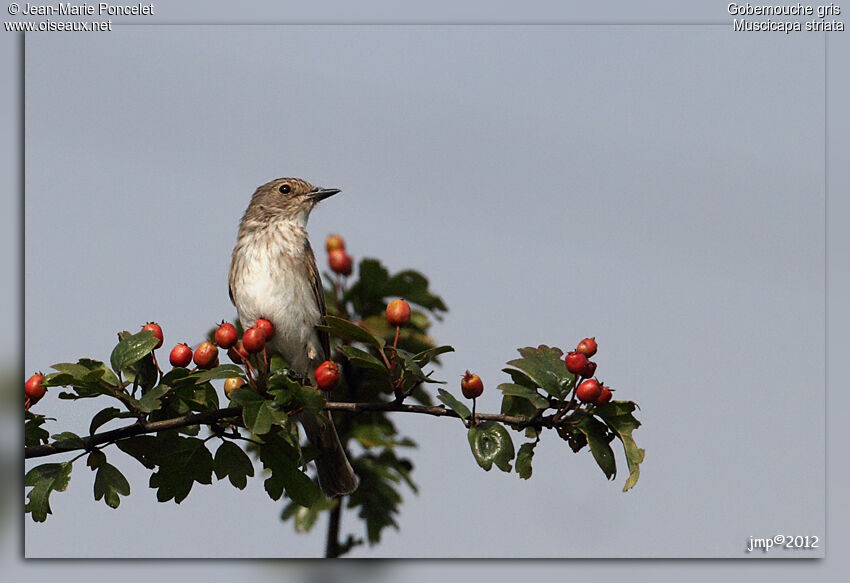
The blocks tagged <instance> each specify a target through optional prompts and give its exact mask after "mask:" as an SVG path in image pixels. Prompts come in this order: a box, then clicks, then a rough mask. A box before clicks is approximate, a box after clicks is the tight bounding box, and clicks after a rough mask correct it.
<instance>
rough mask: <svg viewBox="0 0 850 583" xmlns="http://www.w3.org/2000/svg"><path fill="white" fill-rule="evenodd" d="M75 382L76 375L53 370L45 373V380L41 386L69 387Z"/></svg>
mask: <svg viewBox="0 0 850 583" xmlns="http://www.w3.org/2000/svg"><path fill="white" fill-rule="evenodd" d="M73 383H74V376H73V375H71V374H68V373H66V372H53V373H50V374H47V375H44V380H43V381H41V386H43V387H45V388H50V387H69V386H71V385H72V384H73Z"/></svg>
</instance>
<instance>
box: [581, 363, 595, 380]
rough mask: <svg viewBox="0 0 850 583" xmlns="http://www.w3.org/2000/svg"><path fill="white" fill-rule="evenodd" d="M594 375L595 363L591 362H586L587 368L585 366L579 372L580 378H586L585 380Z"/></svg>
mask: <svg viewBox="0 0 850 583" xmlns="http://www.w3.org/2000/svg"><path fill="white" fill-rule="evenodd" d="M595 374H596V363H595V362H593V361H592V360H588V361H587V366H585V367H584V370H583V371H581V376H582V377H584V378H586V379H589V378H590V377H592V376H593V375H595Z"/></svg>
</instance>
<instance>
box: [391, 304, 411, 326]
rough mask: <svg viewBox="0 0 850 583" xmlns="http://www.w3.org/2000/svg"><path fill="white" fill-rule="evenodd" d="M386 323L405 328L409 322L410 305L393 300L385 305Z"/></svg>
mask: <svg viewBox="0 0 850 583" xmlns="http://www.w3.org/2000/svg"><path fill="white" fill-rule="evenodd" d="M387 322H389V324H390V326H405V325H406V324H407V323H408V322H410V304H408V303H407V302H406V301H404V300H393V301H391V302H390V303H389V304H388V305H387Z"/></svg>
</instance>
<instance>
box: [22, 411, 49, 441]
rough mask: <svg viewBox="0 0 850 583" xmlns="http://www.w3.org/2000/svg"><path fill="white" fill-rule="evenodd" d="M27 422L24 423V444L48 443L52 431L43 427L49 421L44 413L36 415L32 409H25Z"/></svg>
mask: <svg viewBox="0 0 850 583" xmlns="http://www.w3.org/2000/svg"><path fill="white" fill-rule="evenodd" d="M24 415H25V417H26V422H25V423H24V445H25V446H27V447H28V446H30V445H40V444H42V443H47V441H48V439H49V438H50V433H49V432H48V431H47V430H46V429H44V428H43V427H42V425H44V423H45V422H46V421H47V417H45V416H44V415H36V414H35V413H33V412H32V411H25V412H24Z"/></svg>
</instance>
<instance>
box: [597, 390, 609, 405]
mask: <svg viewBox="0 0 850 583" xmlns="http://www.w3.org/2000/svg"><path fill="white" fill-rule="evenodd" d="M612 396H613V394H612V393H611V389H609V388H608V387H606V386H604V385H603V386H602V390H601V391H599V396H598V397H596V401H595V403H596V404H597V405H604V404H605V403H607V402H608V401H610V400H611V397H612Z"/></svg>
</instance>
